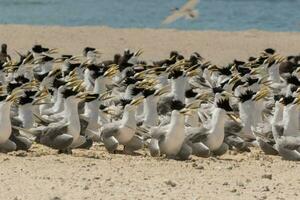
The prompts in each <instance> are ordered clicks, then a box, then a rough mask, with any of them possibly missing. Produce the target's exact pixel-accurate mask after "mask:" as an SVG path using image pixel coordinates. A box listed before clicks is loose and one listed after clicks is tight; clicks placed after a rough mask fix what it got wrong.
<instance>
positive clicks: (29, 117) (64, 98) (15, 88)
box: [0, 44, 300, 160]
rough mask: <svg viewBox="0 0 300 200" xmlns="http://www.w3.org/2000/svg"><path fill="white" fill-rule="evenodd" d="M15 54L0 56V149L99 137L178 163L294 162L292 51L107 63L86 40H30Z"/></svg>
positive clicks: (62, 149) (64, 149) (64, 145)
mask: <svg viewBox="0 0 300 200" xmlns="http://www.w3.org/2000/svg"><path fill="white" fill-rule="evenodd" d="M17 53H18V55H19V59H18V60H17V61H13V60H12V58H11V57H10V56H9V55H8V54H7V45H5V44H3V45H2V49H1V53H0V81H1V87H0V130H1V133H0V152H4V153H5V152H11V151H16V150H25V151H26V150H29V149H30V148H31V146H32V144H33V143H34V142H35V143H39V144H42V145H45V146H47V147H50V148H53V149H57V150H58V152H59V153H66V154H69V153H72V150H73V149H76V148H81V149H89V148H91V147H92V146H93V144H94V143H102V144H103V145H104V147H105V149H106V150H107V151H108V152H109V153H115V152H116V151H117V150H120V146H122V147H123V148H122V149H123V151H124V153H126V154H132V153H134V152H135V151H137V150H140V149H142V148H143V149H149V152H150V155H151V156H166V157H167V158H171V159H178V160H186V159H189V157H190V156H191V155H195V156H199V157H209V156H220V155H223V154H224V153H226V151H227V150H229V149H230V150H233V151H237V152H245V151H251V147H260V148H261V150H262V151H263V152H264V153H265V154H268V155H278V156H281V157H282V158H283V159H287V160H300V132H299V122H300V121H299V120H300V115H299V114H300V112H299V109H298V105H299V104H300V87H299V86H300V63H299V61H300V56H288V57H284V56H281V55H279V54H278V53H277V52H276V51H275V50H274V49H271V48H268V49H265V50H264V51H263V52H260V53H259V54H258V55H257V56H256V57H249V59H248V60H247V61H246V62H243V61H238V60H234V61H233V62H232V63H229V64H228V65H225V66H216V65H213V64H211V63H210V62H208V61H205V59H204V58H203V57H201V56H200V54H199V53H197V52H195V53H193V54H191V55H190V57H189V58H185V57H184V56H182V55H181V54H180V53H178V52H177V51H172V52H170V55H169V57H168V58H166V59H164V60H160V61H153V62H151V63H150V62H146V61H144V60H141V59H140V55H141V54H142V51H141V50H139V51H137V52H131V51H130V50H125V51H124V52H123V54H122V55H121V54H116V55H114V57H113V59H112V60H105V61H103V60H102V61H100V56H101V53H100V52H99V51H98V50H97V49H95V48H91V47H86V48H84V50H83V54H82V55H77V56H76V55H75V56H74V55H60V56H56V57H54V55H58V53H57V49H49V48H46V47H43V46H41V45H34V46H33V47H32V49H31V50H29V51H28V52H27V53H26V54H21V53H19V52H17Z"/></svg>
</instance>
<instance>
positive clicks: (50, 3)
mask: <svg viewBox="0 0 300 200" xmlns="http://www.w3.org/2000/svg"><path fill="white" fill-rule="evenodd" d="M185 3H186V0H0V24H32V25H63V26H110V27H116V28H125V27H126V28H175V29H184V30H186V29H192V30H227V31H234V30H247V29H260V30H268V31H300V0H200V2H199V4H198V5H197V9H198V10H199V17H198V18H196V19H195V20H185V19H179V20H177V21H175V22H173V23H171V24H167V25H162V24H161V21H162V20H163V19H164V18H165V17H167V16H168V15H169V14H170V13H171V10H172V9H173V8H175V7H179V8H180V7H181V6H182V5H184V4H185Z"/></svg>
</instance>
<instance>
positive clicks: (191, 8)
mask: <svg viewBox="0 0 300 200" xmlns="http://www.w3.org/2000/svg"><path fill="white" fill-rule="evenodd" d="M198 3H199V0H189V1H188V2H187V3H186V4H184V5H183V6H182V7H181V8H175V9H173V10H172V14H171V15H169V16H168V17H166V18H165V19H164V20H163V21H162V24H170V23H173V22H175V21H177V20H178V19H180V18H183V17H184V18H185V19H195V18H197V17H198V15H199V11H198V10H197V9H196V6H197V4H198Z"/></svg>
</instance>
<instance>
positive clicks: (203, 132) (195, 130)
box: [186, 127, 209, 143]
mask: <svg viewBox="0 0 300 200" xmlns="http://www.w3.org/2000/svg"><path fill="white" fill-rule="evenodd" d="M208 134H209V130H208V129H207V128H205V127H188V128H186V135H187V136H186V141H190V142H192V143H197V142H202V141H204V140H205V139H206V138H207V135H208Z"/></svg>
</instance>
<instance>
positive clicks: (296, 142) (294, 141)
mask: <svg viewBox="0 0 300 200" xmlns="http://www.w3.org/2000/svg"><path fill="white" fill-rule="evenodd" d="M278 143H280V145H281V146H283V147H284V148H287V149H290V150H297V149H298V148H299V147H300V137H292V136H283V137H281V138H280V139H279V140H278Z"/></svg>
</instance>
